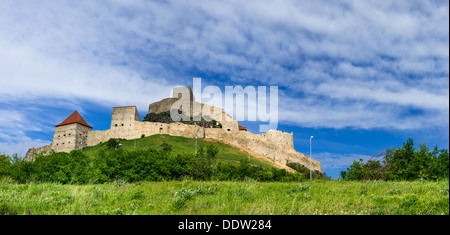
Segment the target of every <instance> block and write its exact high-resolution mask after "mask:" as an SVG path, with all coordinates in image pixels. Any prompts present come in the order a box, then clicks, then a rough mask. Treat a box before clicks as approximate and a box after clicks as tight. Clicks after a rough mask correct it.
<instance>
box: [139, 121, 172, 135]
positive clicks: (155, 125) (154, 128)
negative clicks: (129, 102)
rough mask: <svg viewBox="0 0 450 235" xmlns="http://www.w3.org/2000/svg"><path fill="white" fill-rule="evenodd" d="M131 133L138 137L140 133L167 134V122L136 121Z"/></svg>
mask: <svg viewBox="0 0 450 235" xmlns="http://www.w3.org/2000/svg"><path fill="white" fill-rule="evenodd" d="M133 133H134V135H135V137H136V138H140V137H141V136H142V135H145V136H151V135H156V134H169V124H166V123H159V122H136V123H135V124H134V131H133ZM133 138H134V137H133Z"/></svg>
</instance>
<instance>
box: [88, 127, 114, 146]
mask: <svg viewBox="0 0 450 235" xmlns="http://www.w3.org/2000/svg"><path fill="white" fill-rule="evenodd" d="M110 138H113V137H111V135H110V133H109V130H106V131H91V132H89V134H88V138H87V146H94V145H97V144H99V143H104V142H106V141H108V140H109V139H110Z"/></svg>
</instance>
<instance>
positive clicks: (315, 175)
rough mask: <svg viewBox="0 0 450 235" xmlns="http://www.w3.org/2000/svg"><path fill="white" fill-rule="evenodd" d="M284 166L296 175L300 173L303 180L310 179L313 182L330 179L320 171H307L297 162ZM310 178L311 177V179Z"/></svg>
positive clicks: (307, 169)
mask: <svg viewBox="0 0 450 235" xmlns="http://www.w3.org/2000/svg"><path fill="white" fill-rule="evenodd" d="M286 165H287V166H288V167H290V168H292V169H294V170H296V171H297V172H298V173H300V174H301V175H302V176H303V177H304V178H305V179H309V178H312V179H313V180H318V179H320V180H330V179H331V178H330V177H328V176H327V175H326V174H325V173H322V172H320V171H312V172H310V171H309V168H306V167H305V166H303V165H302V164H300V163H297V162H288V163H286ZM311 176H312V177H311Z"/></svg>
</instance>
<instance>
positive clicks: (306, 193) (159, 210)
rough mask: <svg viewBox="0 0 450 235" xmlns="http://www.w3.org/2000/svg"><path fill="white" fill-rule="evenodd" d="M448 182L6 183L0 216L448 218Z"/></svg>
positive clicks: (2, 187) (0, 186) (0, 187)
mask: <svg viewBox="0 0 450 235" xmlns="http://www.w3.org/2000/svg"><path fill="white" fill-rule="evenodd" d="M448 190H449V182H448V180H447V181H440V182H430V181H413V182H384V181H375V182H370V181H367V182H364V181H362V182H361V181H358V182H352V181H312V182H301V183H279V182H277V183H272V182H270V183H263V182H256V181H243V182H200V181H189V180H188V181H171V182H140V183H124V182H114V183H108V184H98V185H61V184H55V183H42V184H35V183H29V184H15V183H12V182H8V181H7V180H3V182H1V183H0V214H33V215H34V214H44V215H54V214H58V215H59V214H62V215H77V214H81V215H89V214H101V215H103V214H113V215H120V214H125V215H134V214H146V215H165V214H183V215H185V214H194V215H197V214H200V215H204V214H206V215H278V214H281V215H294V214H308V215H312V214H349V215H350V214H351V215H353V214H383V215H385V214H413V215H415V214H425V215H428V214H435V215H441V214H445V215H448V214H449V196H448Z"/></svg>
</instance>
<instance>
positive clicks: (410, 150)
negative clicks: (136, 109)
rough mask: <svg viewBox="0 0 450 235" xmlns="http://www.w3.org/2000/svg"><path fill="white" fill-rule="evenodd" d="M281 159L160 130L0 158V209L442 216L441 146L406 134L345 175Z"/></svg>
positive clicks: (445, 193) (445, 195)
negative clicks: (283, 166) (282, 165)
mask: <svg viewBox="0 0 450 235" xmlns="http://www.w3.org/2000/svg"><path fill="white" fill-rule="evenodd" d="M195 146H197V148H196V147H195ZM195 150H197V153H195ZM288 165H289V166H290V167H291V168H293V169H295V170H296V171H298V172H299V173H289V172H287V171H286V170H280V169H277V168H275V167H273V166H272V165H271V164H270V162H264V161H259V160H257V159H255V158H251V159H250V160H248V154H247V153H246V152H242V151H241V150H239V149H236V148H233V147H231V146H229V145H226V144H224V143H221V142H208V141H205V140H202V139H198V140H197V143H196V140H193V139H187V138H183V137H174V136H168V135H155V136H149V137H144V136H143V137H142V138H139V139H136V140H123V139H111V140H109V141H107V142H105V143H102V144H99V145H97V146H92V147H88V148H85V149H83V150H74V151H72V152H70V153H50V155H48V156H42V155H38V156H37V157H36V161H34V162H25V161H23V160H22V159H21V158H19V157H18V156H17V155H13V156H6V155H0V215H16V214H18V215H25V214H28V215H36V214H43V215H55V214H57V215H77V214H81V215H89V214H100V215H107V214H109V215H128V214H145V215H152V214H154V215H165V214H169V215H171V214H183V215H184V214H193V215H202V214H207V215H249V214H250V215H253V214H257V215H276V214H280V215H295V214H308V215H316V214H319V215H320V214H371V215H405V214H407V215H416V214H420V215H429V214H431V215H441V214H444V215H448V214H449V180H448V151H447V150H437V148H435V149H434V151H433V152H430V151H429V149H428V148H427V147H426V146H425V145H420V147H419V149H418V150H416V149H415V148H414V144H413V141H412V140H408V142H407V143H405V144H404V146H403V147H402V148H399V149H391V150H388V151H386V155H385V157H384V161H383V163H381V162H380V161H374V160H371V161H368V162H367V163H364V162H363V161H359V162H358V161H355V162H354V163H353V164H352V165H351V166H350V167H349V168H348V169H347V171H346V172H343V173H341V176H343V178H344V179H346V180H329V179H328V178H327V177H326V175H323V174H320V173H319V172H314V173H313V177H314V179H315V180H313V181H306V180H305V179H309V170H308V169H306V168H305V167H304V166H301V165H299V164H295V163H288ZM377 179H383V180H381V181H379V180H378V181H377ZM417 179H419V180H417ZM367 180H372V181H367Z"/></svg>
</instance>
